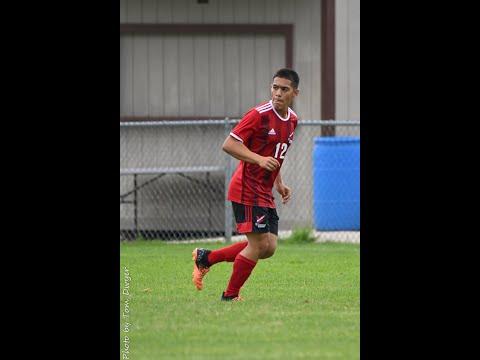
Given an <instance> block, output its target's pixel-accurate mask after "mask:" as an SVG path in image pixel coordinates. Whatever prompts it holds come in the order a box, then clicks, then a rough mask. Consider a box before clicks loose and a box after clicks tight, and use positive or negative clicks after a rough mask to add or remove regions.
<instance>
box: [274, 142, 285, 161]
mask: <svg viewBox="0 0 480 360" xmlns="http://www.w3.org/2000/svg"><path fill="white" fill-rule="evenodd" d="M280 146H281V147H282V152H281V153H280V159H285V153H286V152H287V148H288V145H287V144H286V143H278V144H277V147H276V149H275V157H276V158H277V159H278V152H279V151H280Z"/></svg>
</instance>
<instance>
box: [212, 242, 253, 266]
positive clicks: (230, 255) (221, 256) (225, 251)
mask: <svg viewBox="0 0 480 360" xmlns="http://www.w3.org/2000/svg"><path fill="white" fill-rule="evenodd" d="M247 245H248V241H241V242H237V243H235V244H232V245H229V246H225V247H223V248H221V249H217V250H213V251H212V252H211V253H210V254H208V262H209V263H210V265H213V264H216V263H218V262H221V261H228V262H233V261H235V257H236V256H237V255H238V254H239V253H240V251H242V250H243V249H245V247H246V246H247Z"/></svg>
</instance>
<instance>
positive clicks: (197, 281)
mask: <svg viewBox="0 0 480 360" xmlns="http://www.w3.org/2000/svg"><path fill="white" fill-rule="evenodd" d="M209 253H210V250H207V249H202V248H200V249H199V248H195V250H193V252H192V260H193V273H192V282H193V284H194V285H195V287H196V288H197V290H202V289H203V277H204V276H205V275H206V274H207V273H208V271H209V270H210V266H209V265H210V264H209V263H208V254H209Z"/></svg>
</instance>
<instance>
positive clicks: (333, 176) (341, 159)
mask: <svg viewBox="0 0 480 360" xmlns="http://www.w3.org/2000/svg"><path fill="white" fill-rule="evenodd" d="M312 158H313V215H314V224H315V229H317V230H319V231H358V230H360V138H359V137H356V136H355V137H354V136H342V137H316V138H314V147H313V157H312Z"/></svg>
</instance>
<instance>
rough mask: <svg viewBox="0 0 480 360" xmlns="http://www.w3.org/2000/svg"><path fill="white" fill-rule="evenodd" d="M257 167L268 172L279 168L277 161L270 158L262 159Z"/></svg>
mask: <svg viewBox="0 0 480 360" xmlns="http://www.w3.org/2000/svg"><path fill="white" fill-rule="evenodd" d="M258 165H259V166H260V167H261V168H262V169H265V170H268V171H275V170H276V169H278V168H279V167H280V163H279V162H278V160H277V159H275V158H273V157H271V156H266V157H262V158H261V159H260V162H259V164H258Z"/></svg>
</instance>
